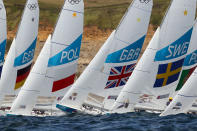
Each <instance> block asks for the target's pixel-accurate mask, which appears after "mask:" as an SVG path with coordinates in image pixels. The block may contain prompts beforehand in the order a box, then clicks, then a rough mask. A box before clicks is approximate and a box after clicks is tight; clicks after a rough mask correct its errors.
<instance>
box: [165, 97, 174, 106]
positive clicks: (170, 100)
mask: <svg viewBox="0 0 197 131" xmlns="http://www.w3.org/2000/svg"><path fill="white" fill-rule="evenodd" d="M172 100H173V98H172V97H170V98H169V101H168V102H167V103H166V106H168V105H170V103H171V102H172Z"/></svg>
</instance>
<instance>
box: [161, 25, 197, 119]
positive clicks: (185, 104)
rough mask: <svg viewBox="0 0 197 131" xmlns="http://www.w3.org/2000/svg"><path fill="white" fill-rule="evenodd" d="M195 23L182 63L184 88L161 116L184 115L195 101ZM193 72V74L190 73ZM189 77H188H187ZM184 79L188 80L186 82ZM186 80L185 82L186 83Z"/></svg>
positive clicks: (196, 27)
mask: <svg viewBox="0 0 197 131" xmlns="http://www.w3.org/2000/svg"><path fill="white" fill-rule="evenodd" d="M196 36H197V22H196V23H195V25H194V29H193V33H192V38H191V42H190V47H189V52H188V55H187V57H186V59H185V62H184V71H183V73H184V74H183V75H184V77H185V79H182V80H183V82H186V83H185V84H184V86H183V87H182V86H181V87H182V88H181V87H180V88H179V89H180V91H179V92H178V94H177V95H176V96H175V99H174V100H173V102H172V104H170V105H169V106H168V107H167V108H166V109H165V111H164V112H163V113H162V116H166V115H172V114H179V113H186V112H187V111H189V110H190V109H191V108H192V105H193V103H195V102H196V101H195V100H197V93H196V92H195V90H196V89H195V84H196V82H195V81H196V73H197V70H195V68H196V65H197V45H196V41H197V37H196ZM193 70H195V71H194V72H193V73H192V71H193ZM190 73H192V75H191V76H190ZM189 76H190V77H189ZM186 77H188V78H189V79H188V80H187V79H186ZM186 80H187V81H186Z"/></svg>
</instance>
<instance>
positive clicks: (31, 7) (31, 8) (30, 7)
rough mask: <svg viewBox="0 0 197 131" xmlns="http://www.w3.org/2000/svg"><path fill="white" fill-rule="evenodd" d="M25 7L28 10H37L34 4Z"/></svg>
mask: <svg viewBox="0 0 197 131" xmlns="http://www.w3.org/2000/svg"><path fill="white" fill-rule="evenodd" d="M27 7H28V8H29V9H30V10H36V9H37V8H38V5H37V4H36V3H35V4H28V5H27Z"/></svg>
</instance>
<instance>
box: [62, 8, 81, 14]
mask: <svg viewBox="0 0 197 131" xmlns="http://www.w3.org/2000/svg"><path fill="white" fill-rule="evenodd" d="M63 10H67V11H71V12H76V13H80V14H84V13H83V12H79V11H75V10H69V9H63Z"/></svg>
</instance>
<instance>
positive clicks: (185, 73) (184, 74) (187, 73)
mask: <svg viewBox="0 0 197 131" xmlns="http://www.w3.org/2000/svg"><path fill="white" fill-rule="evenodd" d="M195 69H196V67H194V68H191V69H188V70H183V72H182V74H181V78H180V81H179V84H178V86H177V88H176V91H179V90H180V89H181V88H182V87H183V85H184V84H185V82H186V81H187V80H188V79H189V77H190V76H191V74H192V73H193V72H194V70H195Z"/></svg>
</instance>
